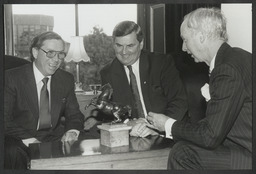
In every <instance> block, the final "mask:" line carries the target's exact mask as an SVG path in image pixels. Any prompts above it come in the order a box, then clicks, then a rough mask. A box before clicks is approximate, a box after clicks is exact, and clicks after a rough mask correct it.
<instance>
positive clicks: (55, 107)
mask: <svg viewBox="0 0 256 174" xmlns="http://www.w3.org/2000/svg"><path fill="white" fill-rule="evenodd" d="M62 89H64V87H63V83H61V77H60V76H59V72H58V70H57V71H56V72H55V73H54V74H53V75H52V79H51V117H52V126H53V127H54V126H55V125H56V123H57V121H58V119H59V114H60V113H59V112H60V109H61V101H62V96H63V95H62V92H63V90H62Z"/></svg>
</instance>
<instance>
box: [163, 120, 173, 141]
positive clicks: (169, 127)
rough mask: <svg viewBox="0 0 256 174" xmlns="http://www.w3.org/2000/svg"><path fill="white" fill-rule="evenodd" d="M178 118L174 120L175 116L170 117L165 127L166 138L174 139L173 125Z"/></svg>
mask: <svg viewBox="0 0 256 174" xmlns="http://www.w3.org/2000/svg"><path fill="white" fill-rule="evenodd" d="M175 121H176V120H174V119H173V118H169V119H168V120H167V121H166V122H165V124H164V128H165V136H166V138H170V139H172V138H173V137H172V125H173V123H174V122H175Z"/></svg>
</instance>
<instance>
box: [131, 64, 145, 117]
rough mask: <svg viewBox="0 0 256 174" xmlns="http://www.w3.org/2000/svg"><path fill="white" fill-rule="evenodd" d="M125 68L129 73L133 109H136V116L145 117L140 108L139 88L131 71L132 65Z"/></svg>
mask: <svg viewBox="0 0 256 174" xmlns="http://www.w3.org/2000/svg"><path fill="white" fill-rule="evenodd" d="M127 68H128V69H129V74H130V86H131V89H132V93H133V97H134V101H135V103H134V107H135V108H134V110H135V111H136V114H137V117H142V118H145V115H144V112H143V108H142V103H141V100H140V94H139V90H138V85H137V81H136V77H135V75H134V73H133V71H132V67H131V65H129V66H127Z"/></svg>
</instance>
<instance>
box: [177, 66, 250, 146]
mask: <svg viewBox="0 0 256 174" xmlns="http://www.w3.org/2000/svg"><path fill="white" fill-rule="evenodd" d="M241 78H242V77H241V75H240V74H239V73H238V71H236V70H235V69H234V68H232V67H231V66H229V65H227V64H226V65H221V66H219V67H216V68H215V69H214V73H212V74H211V80H210V84H209V85H210V95H211V99H210V100H209V102H208V105H207V111H206V117H205V118H204V119H202V120H201V121H199V122H197V123H194V124H190V123H186V122H181V121H177V122H175V123H174V125H173V127H172V135H173V137H174V139H175V140H186V141H190V142H193V143H194V144H197V145H199V146H202V147H205V148H210V149H213V148H215V147H217V146H218V145H220V144H221V143H222V142H223V141H224V139H225V138H226V137H227V134H228V133H229V132H230V130H231V129H232V127H233V126H234V124H235V121H236V120H237V118H238V116H239V114H240V112H241V108H242V107H243V105H244V101H245V100H246V99H245V95H244V94H243V93H244V90H243V88H244V87H243V80H242V79H241ZM246 107H248V108H249V105H248V106H246ZM240 131H241V130H240Z"/></svg>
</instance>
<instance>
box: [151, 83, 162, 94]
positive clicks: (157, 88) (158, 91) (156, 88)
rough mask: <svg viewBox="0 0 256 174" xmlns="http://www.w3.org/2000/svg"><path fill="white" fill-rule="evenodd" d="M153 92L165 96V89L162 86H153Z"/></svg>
mask: <svg viewBox="0 0 256 174" xmlns="http://www.w3.org/2000/svg"><path fill="white" fill-rule="evenodd" d="M151 91H152V92H153V93H156V94H159V95H163V88H162V87H161V86H160V85H151Z"/></svg>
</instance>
